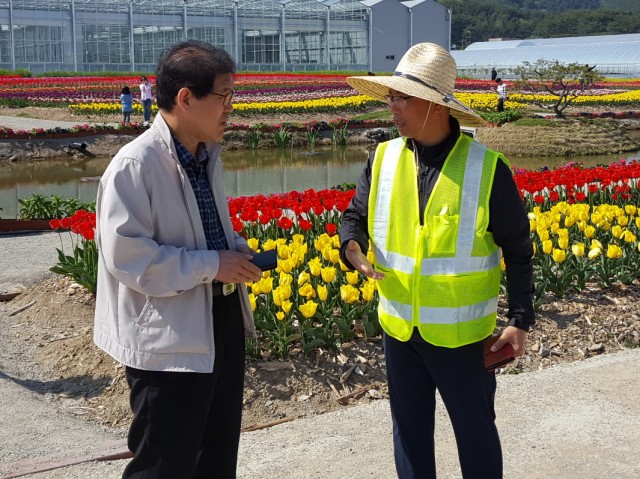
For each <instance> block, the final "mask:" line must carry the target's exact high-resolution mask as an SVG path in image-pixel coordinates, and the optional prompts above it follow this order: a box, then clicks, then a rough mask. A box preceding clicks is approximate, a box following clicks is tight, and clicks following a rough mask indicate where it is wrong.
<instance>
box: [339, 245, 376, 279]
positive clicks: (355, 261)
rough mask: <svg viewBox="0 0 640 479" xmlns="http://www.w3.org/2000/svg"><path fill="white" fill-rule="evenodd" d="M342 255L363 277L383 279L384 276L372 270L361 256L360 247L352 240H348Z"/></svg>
mask: <svg viewBox="0 0 640 479" xmlns="http://www.w3.org/2000/svg"><path fill="white" fill-rule="evenodd" d="M344 255H345V256H346V258H347V259H348V260H349V262H350V263H351V265H352V266H353V267H354V268H355V269H357V270H358V271H360V272H361V273H362V274H364V275H365V276H368V277H369V278H371V279H382V278H384V274H382V273H380V272H379V271H376V270H375V269H373V266H371V263H369V260H368V259H367V257H366V256H365V255H364V254H362V251H360V245H358V243H357V242H355V241H354V240H349V243H348V244H347V249H346V250H345V252H344Z"/></svg>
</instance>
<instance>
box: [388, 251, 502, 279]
mask: <svg viewBox="0 0 640 479" xmlns="http://www.w3.org/2000/svg"><path fill="white" fill-rule="evenodd" d="M376 258H377V257H376ZM499 265H500V250H496V251H494V252H493V253H491V255H489V256H471V257H467V258H427V259H423V260H422V265H421V268H420V274H421V275H422V276H428V275H431V274H458V273H476V272H478V271H488V270H490V269H493V268H496V267H498V266H499Z"/></svg>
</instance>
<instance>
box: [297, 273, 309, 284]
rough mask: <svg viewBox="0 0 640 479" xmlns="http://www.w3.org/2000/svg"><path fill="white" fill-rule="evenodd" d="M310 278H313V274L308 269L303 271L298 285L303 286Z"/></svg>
mask: <svg viewBox="0 0 640 479" xmlns="http://www.w3.org/2000/svg"><path fill="white" fill-rule="evenodd" d="M310 279H311V275H310V274H309V273H307V272H306V271H303V272H302V273H300V274H299V275H298V286H302V285H303V284H305V283H306V282H308V281H309V280H310Z"/></svg>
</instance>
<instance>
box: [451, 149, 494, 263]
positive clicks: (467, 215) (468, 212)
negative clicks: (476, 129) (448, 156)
mask: <svg viewBox="0 0 640 479" xmlns="http://www.w3.org/2000/svg"><path fill="white" fill-rule="evenodd" d="M486 151H487V147H486V146H484V145H481V144H480V143H478V142H477V141H473V142H471V146H469V154H468V155H467V165H466V167H465V170H464V183H463V188H462V198H461V200H460V220H459V222H458V240H457V243H456V256H457V257H462V258H465V257H470V256H471V252H472V251H473V240H474V238H475V236H476V235H475V233H476V218H477V215H478V197H479V195H480V184H481V183H482V170H483V167H484V155H485V153H486Z"/></svg>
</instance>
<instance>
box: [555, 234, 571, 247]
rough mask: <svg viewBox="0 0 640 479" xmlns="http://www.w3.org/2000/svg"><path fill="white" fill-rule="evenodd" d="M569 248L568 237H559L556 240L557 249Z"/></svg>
mask: <svg viewBox="0 0 640 479" xmlns="http://www.w3.org/2000/svg"><path fill="white" fill-rule="evenodd" d="M568 247H569V237H568V236H566V237H565V236H560V237H559V238H558V248H560V249H567V248H568Z"/></svg>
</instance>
